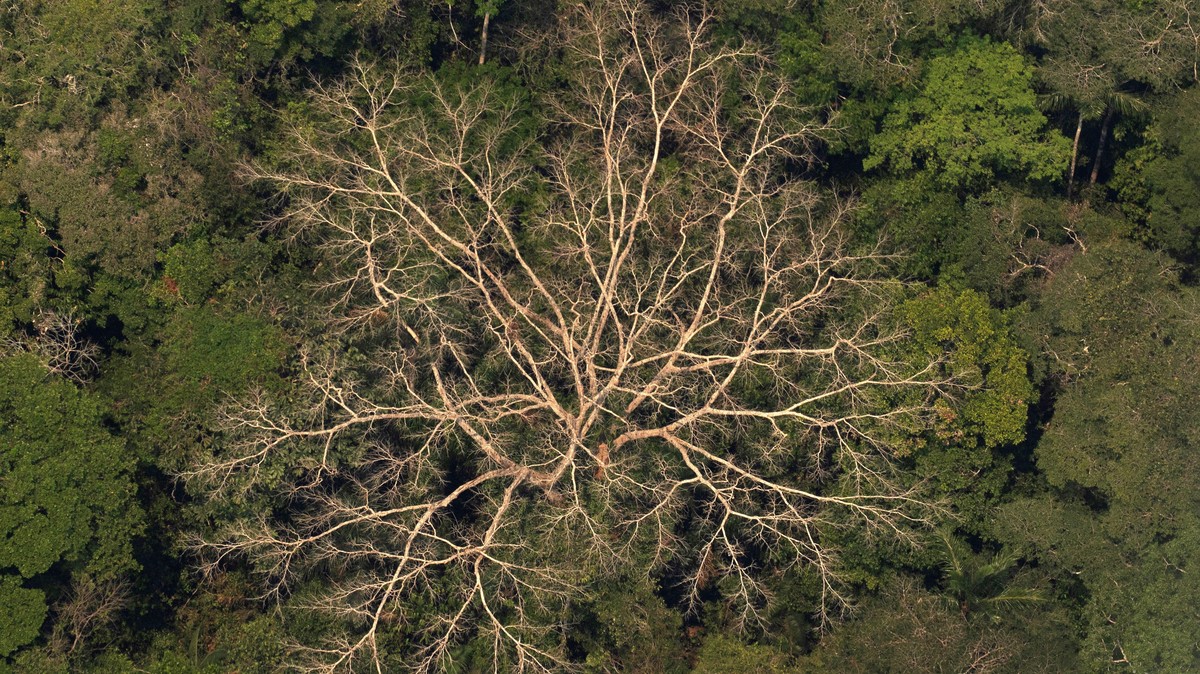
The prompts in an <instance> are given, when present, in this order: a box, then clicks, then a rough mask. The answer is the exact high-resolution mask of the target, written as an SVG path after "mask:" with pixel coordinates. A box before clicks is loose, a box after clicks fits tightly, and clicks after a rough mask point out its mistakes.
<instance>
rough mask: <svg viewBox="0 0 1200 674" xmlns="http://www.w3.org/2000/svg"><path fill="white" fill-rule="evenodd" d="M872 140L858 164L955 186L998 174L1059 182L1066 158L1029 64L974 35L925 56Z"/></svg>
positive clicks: (1064, 143) (1008, 48) (977, 184)
mask: <svg viewBox="0 0 1200 674" xmlns="http://www.w3.org/2000/svg"><path fill="white" fill-rule="evenodd" d="M870 145H871V152H870V154H869V155H868V156H867V158H866V159H865V160H863V168H864V169H867V170H870V169H876V168H885V169H887V170H889V171H891V172H893V173H896V174H900V175H911V174H914V173H925V174H928V175H930V176H931V177H932V179H933V181H934V182H935V184H937V185H938V186H940V187H942V188H949V189H956V190H962V189H966V190H974V189H977V188H981V187H985V186H986V185H987V184H988V183H990V182H992V181H993V180H995V179H996V178H1014V179H1018V180H1034V181H1053V180H1057V179H1059V178H1060V177H1061V176H1062V175H1063V172H1064V171H1065V170H1066V168H1067V161H1068V158H1069V156H1070V143H1069V142H1068V140H1067V139H1066V138H1065V137H1063V136H1062V135H1060V134H1058V133H1056V132H1053V131H1051V130H1048V129H1047V128H1046V117H1045V116H1044V115H1043V114H1042V113H1041V112H1040V111H1039V110H1038V108H1037V96H1036V94H1035V93H1034V90H1033V69H1032V68H1031V67H1030V66H1029V65H1028V64H1027V63H1026V62H1025V60H1024V59H1023V58H1022V57H1021V55H1020V54H1019V53H1017V50H1016V49H1014V48H1013V47H1012V45H1009V44H1007V43H995V42H991V41H989V40H986V39H980V38H964V39H962V40H961V41H960V42H959V43H958V45H957V47H956V48H955V49H954V50H953V51H951V52H948V53H946V54H943V55H941V56H938V57H936V58H934V59H932V60H930V62H929V64H928V65H927V67H926V69H925V73H924V76H923V78H922V80H921V86H920V88H919V89H918V91H917V92H916V93H915V94H914V95H912V96H909V97H907V98H904V99H902V100H900V101H899V102H898V103H896V104H895V106H894V107H893V108H892V110H891V111H890V112H889V113H888V114H887V116H886V117H885V119H884V121H883V129H882V131H881V132H880V133H879V134H878V135H877V136H876V137H875V138H874V139H873V140H872V141H871V143H870Z"/></svg>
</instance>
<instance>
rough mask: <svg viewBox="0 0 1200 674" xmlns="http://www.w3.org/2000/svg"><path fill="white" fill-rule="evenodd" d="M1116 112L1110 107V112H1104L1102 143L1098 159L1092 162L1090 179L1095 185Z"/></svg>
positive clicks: (1097, 154) (1097, 155) (1098, 151)
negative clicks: (1110, 126) (1109, 128)
mask: <svg viewBox="0 0 1200 674" xmlns="http://www.w3.org/2000/svg"><path fill="white" fill-rule="evenodd" d="M1114 112H1116V110H1114V109H1113V108H1109V109H1108V112H1106V113H1104V123H1103V124H1101V125H1100V143H1099V144H1098V145H1097V146H1096V160H1095V161H1093V162H1092V177H1091V179H1090V180H1089V181H1088V182H1090V183H1091V184H1093V185H1095V184H1096V179H1097V178H1099V177H1100V160H1101V159H1102V158H1103V157H1104V143H1105V142H1106V141H1107V140H1108V127H1109V125H1110V124H1111V123H1112V118H1113V113H1114Z"/></svg>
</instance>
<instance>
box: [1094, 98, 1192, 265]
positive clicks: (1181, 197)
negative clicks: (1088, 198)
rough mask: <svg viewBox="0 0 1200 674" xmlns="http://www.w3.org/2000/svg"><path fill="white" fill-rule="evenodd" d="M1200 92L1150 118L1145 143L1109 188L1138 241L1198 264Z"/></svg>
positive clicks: (1122, 165)
mask: <svg viewBox="0 0 1200 674" xmlns="http://www.w3.org/2000/svg"><path fill="white" fill-rule="evenodd" d="M1198 115H1200V90H1189V91H1186V92H1183V93H1181V94H1179V95H1178V96H1177V97H1175V98H1174V99H1172V100H1171V101H1170V103H1169V104H1166V105H1164V106H1163V107H1162V108H1161V109H1160V110H1159V111H1156V113H1155V119H1154V122H1153V124H1152V125H1151V127H1150V129H1149V130H1148V134H1147V135H1148V137H1149V142H1148V143H1147V144H1146V145H1144V146H1143V147H1141V148H1138V149H1136V150H1134V151H1133V152H1131V153H1130V154H1129V155H1127V156H1126V157H1125V159H1124V160H1123V161H1122V162H1120V163H1119V164H1118V165H1117V168H1116V170H1115V173H1114V176H1113V180H1112V183H1111V184H1112V186H1113V187H1114V188H1115V189H1116V190H1117V191H1118V194H1119V195H1120V197H1121V200H1122V208H1123V209H1124V210H1125V211H1126V212H1127V213H1129V214H1130V216H1131V217H1133V218H1134V219H1135V220H1136V222H1137V223H1138V229H1137V230H1136V231H1135V235H1136V236H1137V238H1139V239H1140V240H1142V241H1144V242H1146V243H1148V244H1150V245H1151V246H1154V247H1155V248H1159V249H1162V250H1165V251H1167V252H1169V253H1171V255H1173V256H1175V257H1176V258H1178V259H1180V260H1182V261H1184V262H1186V263H1188V264H1189V265H1196V264H1197V263H1200V196H1198V195H1200V168H1198V167H1200V130H1198V129H1197V127H1196V124H1195V120H1196V118H1197V116H1198Z"/></svg>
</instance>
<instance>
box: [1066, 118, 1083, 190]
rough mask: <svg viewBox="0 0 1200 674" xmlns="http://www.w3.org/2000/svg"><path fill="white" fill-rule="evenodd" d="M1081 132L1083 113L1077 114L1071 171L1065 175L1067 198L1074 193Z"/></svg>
mask: <svg viewBox="0 0 1200 674" xmlns="http://www.w3.org/2000/svg"><path fill="white" fill-rule="evenodd" d="M1082 132H1083V113H1082V112H1080V113H1079V121H1078V122H1077V123H1076V124H1075V142H1074V143H1073V144H1072V145H1071V171H1070V173H1068V174H1067V198H1068V199H1070V198H1071V196H1072V195H1074V193H1075V166H1076V165H1077V164H1078V162H1079V135H1080V133H1082Z"/></svg>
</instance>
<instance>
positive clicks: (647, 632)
mask: <svg viewBox="0 0 1200 674" xmlns="http://www.w3.org/2000/svg"><path fill="white" fill-rule="evenodd" d="M614 580H615V581H617V582H611V581H610V582H607V583H605V586H604V587H602V588H600V589H599V592H598V596H597V597H596V599H595V601H593V602H592V603H591V605H590V606H589V607H588V617H587V619H586V620H585V621H584V622H583V624H582V625H581V627H582V630H581V631H580V636H581V637H582V640H583V641H584V643H583V644H582V645H583V646H584V648H585V649H586V650H587V653H588V655H587V666H588V668H589V671H593V672H603V671H610V670H611V669H612V668H613V667H619V668H620V670H621V671H627V672H647V674H648V673H649V672H662V673H663V674H671V673H680V674H682V672H685V671H687V669H686V666H685V665H684V664H683V644H682V643H681V641H680V635H681V632H682V623H683V620H682V616H680V615H679V613H677V612H675V611H672V610H671V609H669V608H668V607H667V606H666V604H665V603H664V602H663V600H662V598H661V597H659V596H658V595H657V594H656V593H655V592H654V588H653V587H652V586H651V585H650V583H649V582H647V581H646V580H645V579H614Z"/></svg>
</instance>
